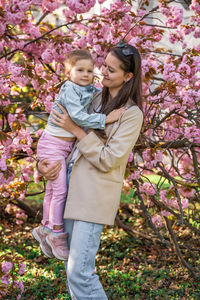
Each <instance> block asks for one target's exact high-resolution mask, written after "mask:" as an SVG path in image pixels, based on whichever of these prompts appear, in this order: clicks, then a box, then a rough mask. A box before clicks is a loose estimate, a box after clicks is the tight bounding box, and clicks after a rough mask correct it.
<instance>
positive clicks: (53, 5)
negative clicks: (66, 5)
mask: <svg viewBox="0 0 200 300" xmlns="http://www.w3.org/2000/svg"><path fill="white" fill-rule="evenodd" d="M60 5H61V3H60V1H58V0H57V1H54V0H43V2H42V6H43V7H44V8H45V9H46V10H49V11H50V12H52V11H54V10H55V9H57V8H58V7H59V6H60Z"/></svg>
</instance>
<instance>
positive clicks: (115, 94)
mask: <svg viewBox="0 0 200 300" xmlns="http://www.w3.org/2000/svg"><path fill="white" fill-rule="evenodd" d="M119 90H120V89H109V95H110V97H109V98H110V100H111V99H113V98H115V97H116V96H117V94H118V92H119Z"/></svg>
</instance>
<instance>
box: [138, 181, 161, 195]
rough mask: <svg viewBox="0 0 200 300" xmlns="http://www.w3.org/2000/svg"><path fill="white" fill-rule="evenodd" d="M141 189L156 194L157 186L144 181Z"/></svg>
mask: <svg viewBox="0 0 200 300" xmlns="http://www.w3.org/2000/svg"><path fill="white" fill-rule="evenodd" d="M140 191H141V192H142V193H144V194H147V195H151V196H152V195H155V194H156V192H157V189H156V186H155V184H154V183H149V182H144V183H143V184H142V186H141V187H140Z"/></svg>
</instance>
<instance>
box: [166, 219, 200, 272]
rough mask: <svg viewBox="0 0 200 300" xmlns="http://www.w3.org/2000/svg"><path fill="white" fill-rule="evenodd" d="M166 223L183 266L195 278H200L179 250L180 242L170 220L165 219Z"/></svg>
mask: <svg viewBox="0 0 200 300" xmlns="http://www.w3.org/2000/svg"><path fill="white" fill-rule="evenodd" d="M164 219H165V221H166V225H167V229H168V232H169V234H170V238H171V241H172V244H173V245H174V248H175V251H176V254H177V255H178V258H179V259H180V261H181V263H182V264H183V266H184V267H186V268H187V269H188V270H189V272H190V273H191V275H192V276H193V277H194V278H198V275H197V274H196V273H195V271H194V269H193V268H192V267H191V265H190V264H188V262H187V261H186V260H185V259H184V258H183V255H182V253H181V250H180V248H179V245H178V242H177V240H176V237H175V234H174V232H173V229H172V227H171V223H170V221H169V219H168V218H167V217H164Z"/></svg>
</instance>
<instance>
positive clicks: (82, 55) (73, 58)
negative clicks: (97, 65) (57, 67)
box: [64, 49, 94, 74]
mask: <svg viewBox="0 0 200 300" xmlns="http://www.w3.org/2000/svg"><path fill="white" fill-rule="evenodd" d="M82 59H89V60H91V61H92V63H93V64H94V60H93V58H92V55H91V54H90V52H89V51H87V50H81V49H80V50H73V51H71V52H69V53H68V55H67V58H66V60H65V61H64V65H65V72H66V73H67V74H69V73H70V71H71V69H72V68H73V66H74V65H75V64H76V63H77V61H79V60H82Z"/></svg>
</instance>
